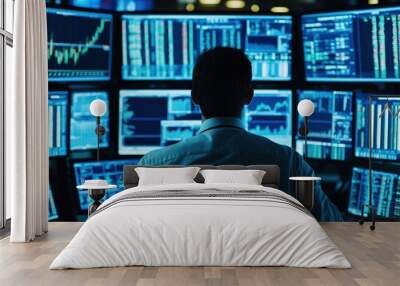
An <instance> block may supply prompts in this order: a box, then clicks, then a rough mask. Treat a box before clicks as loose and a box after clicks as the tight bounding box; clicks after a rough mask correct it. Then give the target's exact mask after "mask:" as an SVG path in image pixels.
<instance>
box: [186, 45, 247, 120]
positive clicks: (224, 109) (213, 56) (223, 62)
mask: <svg viewBox="0 0 400 286" xmlns="http://www.w3.org/2000/svg"><path fill="white" fill-rule="evenodd" d="M251 77H252V71H251V63H250V61H249V59H248V58H247V56H246V55H245V54H244V53H243V52H242V51H241V50H239V49H234V48H214V49H211V50H208V51H206V52H204V53H203V54H202V55H200V56H199V58H198V59H197V63H196V65H195V67H194V70H193V83H192V99H193V102H194V103H196V104H199V105H200V108H201V111H202V113H203V116H204V117H205V118H211V117H227V116H230V117H238V116H240V115H241V111H242V109H243V106H244V105H245V104H248V103H250V101H251V100H252V98H253V88H252V86H251Z"/></svg>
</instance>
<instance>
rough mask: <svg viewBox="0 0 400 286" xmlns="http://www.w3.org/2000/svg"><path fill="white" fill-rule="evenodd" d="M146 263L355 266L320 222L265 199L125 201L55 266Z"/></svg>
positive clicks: (99, 217) (84, 231) (87, 228)
mask: <svg viewBox="0 0 400 286" xmlns="http://www.w3.org/2000/svg"><path fill="white" fill-rule="evenodd" d="M209 188H217V189H226V190H230V191H231V190H243V189H249V190H254V189H257V190H264V191H268V192H273V193H276V194H278V195H282V196H285V197H287V198H289V199H290V200H293V201H296V200H295V199H293V198H292V197H290V196H289V195H287V194H285V193H283V192H281V191H279V190H276V189H272V188H266V187H262V186H254V185H238V184H235V185H232V184H179V185H167V186H145V187H136V188H131V189H128V190H125V191H123V192H121V193H119V194H116V195H115V196H113V197H112V198H110V199H108V200H107V201H106V202H104V203H103V204H102V206H100V208H102V207H103V206H104V205H106V204H107V203H110V202H113V201H115V200H117V199H118V198H119V197H121V196H124V195H126V194H129V193H130V192H145V191H155V190H158V191H163V190H175V189H178V190H199V191H201V190H204V189H209ZM128 265H145V266H293V267H330V268H350V267H351V265H350V263H349V262H348V260H347V259H346V258H345V257H344V255H343V253H342V252H341V251H340V250H339V249H338V248H337V247H336V245H335V244H334V243H333V242H332V241H331V239H330V238H329V237H328V235H327V234H326V233H325V231H324V230H323V229H322V228H321V226H320V225H319V223H318V222H317V221H316V220H315V219H314V218H313V217H312V216H311V215H309V214H306V213H304V212H302V211H300V210H299V209H296V208H294V207H293V206H290V205H285V204H281V203H276V202H273V201H265V200H261V199H260V200H259V199H254V198H253V199H245V198H241V199H237V198H185V199H174V198H171V199H148V200H139V201H124V202H121V203H118V204H115V205H112V206H111V207H109V208H107V209H104V210H103V211H102V212H99V213H98V214H96V215H95V216H93V217H91V218H90V219H88V221H87V222H85V224H84V225H83V226H82V227H81V229H80V230H79V232H78V233H77V234H76V235H75V237H74V238H73V239H72V241H71V242H70V243H69V244H68V246H67V247H66V248H65V249H64V250H63V251H62V252H61V253H60V254H59V255H58V256H57V257H56V259H55V260H54V261H53V263H52V264H51V266H50V269H64V268H92V267H114V266H128Z"/></svg>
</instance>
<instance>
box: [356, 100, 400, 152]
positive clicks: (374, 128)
mask: <svg viewBox="0 0 400 286" xmlns="http://www.w3.org/2000/svg"><path fill="white" fill-rule="evenodd" d="M371 103H372V106H371V112H372V113H371V114H372V118H371V117H370V111H369V94H365V93H358V94H357V97H356V132H355V146H356V148H355V149H356V150H355V153H356V156H358V157H369V145H370V144H369V143H370V142H369V135H370V126H371V132H372V134H371V135H372V142H371V143H372V146H371V147H372V157H373V158H376V159H384V160H399V159H400V98H389V97H385V96H384V95H382V97H376V98H373V99H372V102H371ZM386 104H389V105H390V106H391V110H390V111H389V109H386V108H385V106H386ZM371 119H372V120H371ZM370 121H371V122H370Z"/></svg>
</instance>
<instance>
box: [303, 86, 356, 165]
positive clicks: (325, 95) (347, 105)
mask: <svg viewBox="0 0 400 286" xmlns="http://www.w3.org/2000/svg"><path fill="white" fill-rule="evenodd" d="M352 98H353V93H352V92H351V91H316V90H303V91H299V101H300V100H303V99H310V100H311V101H312V102H313V103H314V105H315V111H314V114H313V115H312V116H311V117H310V118H309V127H308V129H309V133H308V142H307V154H308V157H310V158H315V159H332V160H349V159H350V158H351V156H352V138H353V136H352V122H353V109H352ZM303 124H304V119H303V117H300V116H299V117H298V127H299V128H300V126H302V125H303ZM296 137H297V140H296V149H297V151H298V152H299V153H300V154H302V153H304V148H305V144H304V137H303V136H301V135H299V134H297V136H296Z"/></svg>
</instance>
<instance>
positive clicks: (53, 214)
mask: <svg viewBox="0 0 400 286" xmlns="http://www.w3.org/2000/svg"><path fill="white" fill-rule="evenodd" d="M55 219H58V213H57V208H56V204H55V202H54V197H53V192H52V190H51V187H50V185H49V212H48V220H55Z"/></svg>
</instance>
